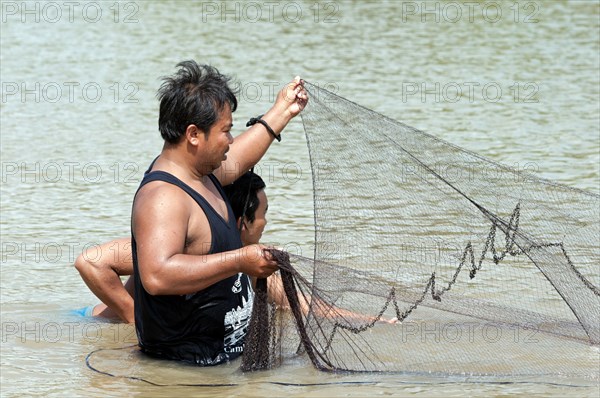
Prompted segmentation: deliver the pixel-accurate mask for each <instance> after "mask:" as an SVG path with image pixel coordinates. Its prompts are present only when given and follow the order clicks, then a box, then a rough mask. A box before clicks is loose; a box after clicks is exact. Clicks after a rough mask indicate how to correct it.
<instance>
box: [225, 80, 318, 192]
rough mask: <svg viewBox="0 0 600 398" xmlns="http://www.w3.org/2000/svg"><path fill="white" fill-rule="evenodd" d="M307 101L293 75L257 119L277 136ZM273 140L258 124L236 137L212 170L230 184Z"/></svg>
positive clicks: (255, 161)
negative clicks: (216, 167)
mask: <svg viewBox="0 0 600 398" xmlns="http://www.w3.org/2000/svg"><path fill="white" fill-rule="evenodd" d="M307 102H308V94H307V93H306V90H305V89H304V81H302V80H301V79H300V77H298V76H297V77H296V78H294V80H292V81H291V82H290V83H288V84H287V85H286V86H285V87H284V88H283V89H282V90H281V91H280V92H279V94H277V98H276V99H275V104H273V106H272V107H271V109H269V111H268V112H267V113H265V114H264V116H263V117H262V118H261V119H262V120H264V121H265V122H266V123H267V124H268V125H269V127H271V129H273V132H274V133H275V134H276V135H279V134H280V133H281V131H282V130H283V129H284V127H285V126H286V125H287V124H288V123H289V121H290V120H292V119H293V118H294V117H295V116H296V115H298V114H299V113H300V112H301V111H302V110H303V109H304V107H305V106H306V103H307ZM274 139H275V137H273V135H271V133H269V131H267V129H266V127H265V126H263V125H262V124H260V123H256V124H255V125H253V126H252V127H250V128H249V129H248V130H246V131H245V132H244V133H242V134H240V135H239V136H237V137H236V138H235V140H234V142H233V144H231V146H230V148H229V152H228V154H227V160H225V161H223V163H222V164H221V167H219V168H218V169H217V170H215V172H214V174H215V176H217V178H218V179H219V181H220V182H221V185H229V184H231V183H232V182H233V181H235V180H236V179H237V178H238V177H239V176H240V175H242V174H243V173H245V172H246V171H248V170H249V169H250V168H251V167H253V166H254V165H255V164H256V163H258V161H259V160H260V158H262V156H263V155H264V154H265V152H266V151H267V149H268V148H269V146H270V145H271V143H272V142H273V140H274Z"/></svg>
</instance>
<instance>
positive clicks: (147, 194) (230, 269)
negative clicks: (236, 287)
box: [133, 182, 277, 295]
mask: <svg viewBox="0 0 600 398" xmlns="http://www.w3.org/2000/svg"><path fill="white" fill-rule="evenodd" d="M193 206H197V205H196V204H195V202H193V201H191V200H190V199H189V196H188V195H187V194H186V193H185V192H183V191H182V190H180V189H179V188H177V187H175V186H172V185H170V184H166V183H160V182H153V183H149V184H147V185H145V186H144V187H143V188H142V189H141V190H140V191H139V192H138V194H137V196H136V199H135V204H134V207H133V233H134V236H135V239H136V245H137V257H138V267H139V272H140V278H141V282H142V284H143V286H144V289H145V290H146V291H147V292H148V293H149V294H151V295H167V294H177V295H180V294H190V293H195V292H197V291H199V290H202V289H205V288H207V287H209V286H211V285H213V284H215V283H217V282H219V281H221V280H223V279H225V278H228V277H230V276H233V275H236V274H237V273H238V272H243V273H246V274H248V275H250V276H256V277H262V278H265V277H267V276H269V275H271V274H272V273H273V272H274V271H276V270H277V262H276V261H274V260H273V259H271V258H270V255H269V254H265V252H264V251H263V246H261V245H250V246H246V247H243V248H241V249H238V250H232V251H229V252H224V253H218V254H206V251H208V247H206V248H204V249H202V250H205V251H204V252H201V253H198V254H184V253H185V251H186V247H185V243H186V239H188V233H189V231H188V229H189V225H190V217H191V215H192V207H193ZM204 228H206V229H210V226H209V225H208V221H206V225H205V227H204ZM204 246H208V245H204Z"/></svg>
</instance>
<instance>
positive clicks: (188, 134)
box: [185, 124, 204, 146]
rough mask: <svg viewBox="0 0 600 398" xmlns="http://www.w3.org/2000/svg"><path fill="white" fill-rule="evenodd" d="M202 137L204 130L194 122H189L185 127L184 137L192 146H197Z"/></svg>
mask: <svg viewBox="0 0 600 398" xmlns="http://www.w3.org/2000/svg"><path fill="white" fill-rule="evenodd" d="M203 137H204V132H203V131H202V130H200V129H199V128H198V127H196V125H195V124H190V125H189V126H187V128H186V129H185V139H186V140H187V142H189V143H190V144H192V145H194V146H197V145H198V144H199V143H200V139H201V138H203Z"/></svg>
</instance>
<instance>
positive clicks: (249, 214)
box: [223, 171, 265, 222]
mask: <svg viewBox="0 0 600 398" xmlns="http://www.w3.org/2000/svg"><path fill="white" fill-rule="evenodd" d="M261 189H265V182H264V181H263V180H262V178H260V176H259V175H258V174H255V173H253V172H252V171H248V172H247V173H245V174H243V175H242V176H241V177H240V178H238V179H237V180H235V182H234V183H233V184H231V185H227V186H225V187H223V190H224V191H225V194H226V195H227V197H228V198H229V203H231V209H232V210H233V214H234V216H235V219H236V220H237V219H238V218H240V217H242V216H245V217H246V219H247V220H248V221H250V222H254V218H255V213H256V209H258V205H259V200H258V195H257V193H258V191H260V190H261ZM244 208H245V209H246V211H244Z"/></svg>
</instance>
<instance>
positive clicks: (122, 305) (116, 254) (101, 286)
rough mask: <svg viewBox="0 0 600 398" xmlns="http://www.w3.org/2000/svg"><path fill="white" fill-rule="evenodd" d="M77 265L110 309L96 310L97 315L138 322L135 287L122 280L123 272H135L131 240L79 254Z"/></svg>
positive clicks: (112, 243)
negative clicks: (134, 309)
mask: <svg viewBox="0 0 600 398" xmlns="http://www.w3.org/2000/svg"><path fill="white" fill-rule="evenodd" d="M75 268H77V271H79V274H80V275H81V278H82V279H83V281H84V282H85V284H86V285H87V286H88V287H89V288H90V290H91V291H92V293H94V294H95V295H96V297H98V298H99V299H100V300H101V301H102V302H103V303H104V304H105V305H106V306H107V307H108V309H102V308H101V307H100V308H98V309H95V311H94V312H95V315H100V316H103V317H109V318H112V317H119V318H121V319H122V320H124V321H125V322H129V323H132V322H134V314H133V297H132V293H133V289H132V283H130V286H129V287H130V291H128V290H127V288H126V287H125V286H123V283H122V282H121V278H120V276H121V275H131V274H133V259H132V256H131V239H130V238H122V239H116V240H113V241H110V242H107V243H104V244H102V245H99V246H94V247H91V248H89V249H87V250H85V251H84V252H83V253H81V254H80V255H79V257H77V260H76V261H75Z"/></svg>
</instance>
